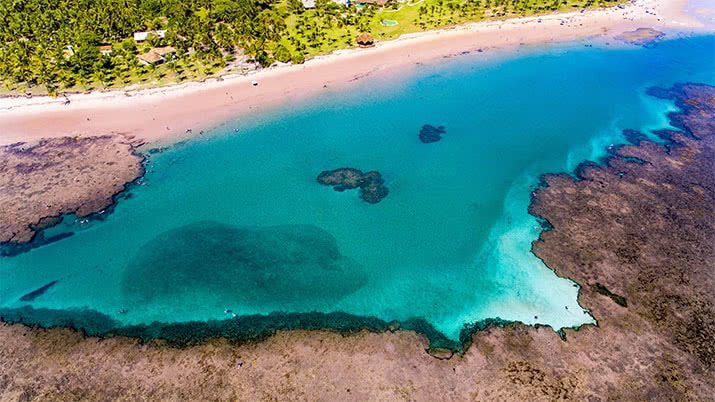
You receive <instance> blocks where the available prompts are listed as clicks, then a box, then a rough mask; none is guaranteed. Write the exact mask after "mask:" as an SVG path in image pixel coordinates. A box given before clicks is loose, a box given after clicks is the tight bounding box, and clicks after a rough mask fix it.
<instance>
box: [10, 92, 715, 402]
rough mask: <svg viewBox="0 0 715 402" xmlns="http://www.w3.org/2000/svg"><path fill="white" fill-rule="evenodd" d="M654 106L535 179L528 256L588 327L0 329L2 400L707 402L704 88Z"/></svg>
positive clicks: (709, 222)
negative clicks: (431, 338) (665, 124)
mask: <svg viewBox="0 0 715 402" xmlns="http://www.w3.org/2000/svg"><path fill="white" fill-rule="evenodd" d="M652 94H653V95H656V96H661V97H667V98H672V99H674V100H675V101H676V104H677V105H678V106H679V107H680V108H681V109H682V112H681V113H676V114H672V115H671V116H670V117H671V121H672V122H673V123H674V124H675V125H676V126H680V127H682V128H683V129H684V130H685V133H686V134H682V133H676V132H672V131H663V132H661V133H660V134H661V136H662V137H664V138H668V139H669V140H670V141H669V142H668V143H667V144H656V143H654V142H648V141H643V140H642V139H641V140H640V142H639V143H638V144H637V145H628V146H623V147H620V148H617V149H615V150H614V151H613V153H614V156H613V157H612V158H610V159H609V160H608V162H607V165H606V166H604V167H594V166H584V167H583V168H582V169H580V170H579V172H578V173H579V175H580V176H581V179H580V180H576V179H574V178H573V177H571V176H567V175H548V176H546V177H545V178H544V180H545V184H546V186H545V187H542V188H540V189H539V190H537V191H536V193H535V194H534V200H533V204H532V212H533V213H535V214H538V215H539V216H541V217H543V218H544V219H546V220H548V221H549V222H550V223H551V224H552V227H553V229H552V230H549V231H546V232H544V233H543V234H542V236H541V238H540V239H539V240H538V241H537V242H535V243H534V251H535V252H536V254H537V255H538V256H539V257H541V258H542V259H543V260H544V261H545V262H546V264H547V265H548V266H550V267H551V268H553V269H554V270H556V272H557V273H558V274H559V275H562V276H568V277H570V278H573V279H574V280H576V281H577V282H579V283H580V284H582V285H583V286H582V288H581V293H580V303H581V305H583V306H586V307H588V308H590V309H591V311H592V313H593V315H594V316H595V317H596V318H597V319H598V326H585V327H583V328H581V329H580V330H578V331H575V330H566V331H565V338H566V340H565V341H564V340H562V339H561V338H560V337H559V336H558V335H557V334H556V333H554V331H552V330H551V329H550V328H545V327H539V328H533V327H528V326H525V325H520V324H513V325H507V326H506V327H504V328H496V327H491V328H487V329H485V330H483V331H480V332H477V333H475V334H474V335H473V336H472V338H471V341H472V342H471V346H470V347H469V349H467V351H466V352H465V353H464V355H459V354H455V355H454V356H452V357H451V358H448V357H449V356H448V354H444V355H443V356H442V355H440V357H442V359H439V358H435V357H433V356H430V355H429V354H428V353H425V349H426V348H427V342H426V340H425V339H424V338H423V337H421V336H419V335H417V334H415V333H414V332H408V331H400V330H398V331H395V332H386V333H370V332H368V331H362V332H359V333H354V334H339V333H335V332H329V331H313V332H311V331H288V332H279V333H278V334H276V335H275V336H272V337H270V338H268V339H267V340H265V341H262V342H256V343H248V344H243V345H236V344H232V343H231V342H230V341H228V340H224V339H215V340H211V341H209V342H207V343H204V344H201V345H198V346H192V347H185V348H173V347H168V346H166V345H164V344H161V343H159V342H151V343H148V344H144V345H142V344H140V343H139V342H138V341H137V340H134V339H129V338H122V337H116V338H110V339H104V340H102V341H99V340H98V339H97V338H89V337H83V336H82V335H81V334H80V333H77V332H74V331H71V330H68V329H52V330H43V329H35V328H27V327H24V326H22V325H6V324H3V325H0V399H1V400H23V401H25V400H41V401H60V400H97V401H105V400H127V401H138V400H177V401H178V400H216V401H223V400H225V401H229V400H246V401H273V400H310V401H365V400H380V401H383V400H384V401H485V400H498V401H556V400H561V401H565V400H568V401H711V400H713V395H715V375H714V374H713V368H714V364H715V359H714V357H713V356H714V349H715V347H714V346H713V339H715V331H714V329H715V322H714V321H715V312H714V311H713V305H714V302H715V301H714V298H715V295H714V293H713V289H715V284H714V283H713V276H714V272H713V271H714V269H713V267H715V175H713V171H715V169H714V166H713V164H714V163H715V162H714V161H715V88H712V87H707V86H698V85H683V86H679V87H676V88H674V89H673V90H670V91H660V92H657V91H654V92H652Z"/></svg>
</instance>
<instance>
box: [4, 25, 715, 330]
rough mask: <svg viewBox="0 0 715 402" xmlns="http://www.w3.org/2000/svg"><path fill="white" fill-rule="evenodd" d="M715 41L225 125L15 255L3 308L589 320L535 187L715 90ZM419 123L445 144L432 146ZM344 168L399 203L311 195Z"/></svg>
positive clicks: (441, 81) (486, 74)
mask: <svg viewBox="0 0 715 402" xmlns="http://www.w3.org/2000/svg"><path fill="white" fill-rule="evenodd" d="M713 46H715V39H714V38H713V37H712V36H711V37H693V38H686V39H678V40H673V41H665V42H662V43H660V44H659V45H658V46H656V47H654V48H649V49H644V48H637V47H625V48H624V47H618V48H616V47H609V46H595V47H584V44H583V43H571V44H568V45H561V46H558V47H546V48H543V47H542V48H532V49H522V50H520V51H519V52H516V53H509V54H500V55H497V56H493V57H490V58H488V60H486V61H485V60H484V56H483V55H469V56H462V57H458V58H454V59H450V60H444V61H442V62H441V63H439V64H438V65H430V66H420V67H417V68H416V70H415V71H414V72H412V73H411V74H410V75H409V76H402V77H399V78H396V77H384V78H370V79H369V80H363V81H362V82H359V83H358V84H356V85H355V87H354V88H351V90H350V91H339V92H326V93H325V94H324V95H322V96H320V97H318V98H316V99H313V100H311V101H308V102H305V103H302V104H292V105H287V106H284V107H282V108H281V109H280V110H276V111H273V112H270V113H266V114H262V115H260V116H253V117H252V118H250V119H248V120H237V121H231V122H228V123H226V124H225V125H224V126H222V127H221V128H219V129H217V130H216V132H215V133H213V134H214V135H211V136H206V137H202V138H197V139H194V140H191V141H189V142H188V143H186V144H183V145H178V146H176V147H173V148H171V149H169V150H167V151H165V152H162V153H157V154H152V155H150V157H149V162H148V165H147V174H146V177H145V178H144V179H143V180H141V182H140V184H138V185H136V186H134V187H133V188H132V189H131V191H130V195H131V197H128V198H122V199H120V200H119V202H118V204H117V205H116V208H115V209H114V210H113V211H112V212H111V213H109V214H106V216H105V218H104V219H103V220H101V221H90V222H86V223H81V222H75V221H74V220H73V219H72V218H68V219H66V220H65V223H63V224H62V225H60V226H59V227H57V228H54V229H52V232H54V233H57V232H62V231H73V232H75V234H74V236H72V237H69V238H66V239H63V240H60V241H58V242H55V243H52V244H48V245H45V246H42V247H39V248H35V249H33V250H31V251H29V252H25V253H22V254H19V255H17V256H14V257H3V258H1V259H0V279H1V280H0V307H2V308H5V309H13V308H16V307H21V306H25V305H31V306H33V307H35V308H48V309H54V310H63V309H73V308H87V309H91V310H95V311H98V312H101V313H104V314H106V315H108V316H111V317H112V318H114V319H116V320H118V321H120V322H121V323H122V324H126V325H129V324H146V323H150V322H152V321H162V322H185V321H190V320H211V319H226V318H230V317H231V315H232V314H236V315H238V316H242V315H247V314H268V313H271V312H275V311H283V312H295V313H307V312H345V313H350V314H353V315H357V316H371V317H376V318H379V319H382V320H386V321H389V320H401V321H402V320H408V319H410V318H422V319H424V320H425V321H426V322H428V323H429V324H431V325H432V326H433V327H434V328H435V329H436V330H438V331H440V332H441V333H442V334H444V335H445V336H447V337H448V338H450V339H457V338H458V336H459V333H460V330H461V329H462V328H463V326H464V324H466V323H470V322H475V321H479V320H482V319H486V318H495V317H499V318H501V319H504V320H516V321H522V322H525V323H530V324H534V323H541V324H548V325H551V326H553V327H554V328H555V329H558V328H562V327H572V326H578V325H581V324H583V323H591V322H594V320H593V318H592V317H591V316H590V315H589V314H588V312H587V311H584V309H583V308H581V307H580V306H579V305H578V303H577V300H576V298H577V292H578V287H577V286H576V285H575V284H574V283H573V282H571V281H569V280H567V279H562V278H558V277H557V276H556V275H555V274H554V273H553V272H552V271H551V270H550V269H549V268H548V267H546V266H545V265H544V264H543V263H542V262H541V261H540V260H539V259H538V258H536V257H535V256H534V255H533V254H532V253H531V252H530V247H531V242H532V241H534V240H535V239H536V238H537V237H538V234H539V232H540V230H541V227H540V225H539V222H538V221H537V219H536V218H535V217H533V216H530V215H529V214H528V213H527V206H528V204H529V201H530V195H531V192H532V191H533V190H534V189H535V188H536V186H537V185H538V181H539V176H540V175H541V174H543V173H546V172H563V171H572V170H573V169H574V168H575V166H576V165H577V164H578V163H580V162H582V161H584V160H587V159H591V160H595V159H598V158H600V157H602V156H604V155H605V149H606V148H607V147H608V146H609V145H610V144H614V143H622V142H624V138H623V136H622V134H621V130H622V129H625V128H635V129H641V130H644V131H649V130H653V129H658V128H663V127H666V126H667V124H668V123H667V119H666V117H665V112H667V111H669V110H672V108H673V106H672V105H671V104H669V103H668V102H664V101H662V100H657V99H653V98H650V97H648V96H646V95H645V89H646V88H647V87H649V86H653V85H658V86H668V85H671V84H673V83H676V82H681V81H698V82H705V83H711V84H712V83H715V79H714V77H713V73H714V71H715V65H714V61H713V52H712V50H713ZM129 117H130V116H128V118H129ZM424 124H432V125H434V126H440V125H443V126H445V127H446V130H447V132H446V134H444V136H443V139H442V140H441V141H440V142H436V143H432V144H423V143H421V142H420V141H419V139H418V133H419V130H420V128H421V126H422V125H424ZM236 131H238V133H236ZM340 167H354V168H357V169H361V170H363V171H369V170H377V171H379V172H380V173H381V174H382V177H383V178H384V179H385V184H386V186H387V187H388V188H389V194H388V196H387V197H386V198H385V199H384V200H382V201H381V202H380V203H377V204H368V203H366V202H364V201H363V200H361V199H360V198H359V197H358V191H357V190H349V191H345V192H336V191H334V190H333V189H332V188H330V187H328V186H322V185H320V184H318V183H317V182H316V177H317V175H318V174H319V173H320V172H321V171H323V170H328V169H335V168H340ZM55 280H57V281H58V282H57V283H56V284H54V285H53V286H51V287H49V288H48V289H47V290H46V291H45V292H44V293H43V294H40V295H39V296H37V297H36V298H34V300H30V301H21V300H20V298H21V297H22V296H23V295H25V294H27V293H29V292H31V291H33V290H35V289H38V288H40V287H42V286H43V285H45V284H47V283H50V282H52V281H55ZM226 309H229V310H230V311H229V312H225V310H226ZM37 320H38V321H41V320H40V319H37Z"/></svg>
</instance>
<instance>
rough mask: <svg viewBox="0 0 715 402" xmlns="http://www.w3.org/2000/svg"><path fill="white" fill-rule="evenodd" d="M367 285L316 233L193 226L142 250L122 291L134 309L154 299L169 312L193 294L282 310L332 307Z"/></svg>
mask: <svg viewBox="0 0 715 402" xmlns="http://www.w3.org/2000/svg"><path fill="white" fill-rule="evenodd" d="M366 280H367V279H366V275H365V273H364V272H363V271H362V269H361V267H360V266H359V265H358V264H356V263H354V262H353V261H352V260H350V259H348V258H346V257H344V256H342V255H341V254H340V251H339V250H338V246H337V244H336V241H335V238H334V237H333V236H331V235H330V234H329V233H328V232H326V231H324V230H322V229H320V228H317V227H315V226H311V225H289V226H273V227H236V226H231V225H225V224H221V223H217V222H197V223H193V224H189V225H186V226H182V227H179V228H176V229H172V230H169V231H167V232H165V233H162V234H160V235H158V236H156V237H155V238H154V239H152V240H150V241H149V242H147V243H146V244H145V245H143V246H142V247H141V248H140V249H139V251H138V253H137V255H136V256H135V257H134V258H133V260H132V262H131V263H130V265H129V267H128V268H127V269H126V270H125V272H124V277H123V283H122V288H123V291H124V293H125V295H126V298H127V301H128V302H131V303H138V304H139V305H143V304H144V303H147V302H149V301H150V300H156V299H161V300H164V301H166V302H167V304H173V303H174V300H175V298H177V297H181V296H183V295H187V294H191V295H194V296H193V297H205V298H210V297H214V296H215V297H217V298H220V300H222V301H224V302H225V303H227V305H235V306H256V307H265V306H275V307H276V308H277V309H278V310H280V309H281V308H285V307H286V306H289V305H291V304H297V305H298V306H299V307H305V308H315V306H317V305H318V303H325V302H331V303H332V302H336V301H337V300H340V299H341V298H343V297H344V296H346V295H347V294H350V293H352V292H354V291H355V290H357V289H359V288H360V287H361V286H362V285H363V284H364V283H365V282H366ZM196 295H200V296H196ZM161 300H159V302H161Z"/></svg>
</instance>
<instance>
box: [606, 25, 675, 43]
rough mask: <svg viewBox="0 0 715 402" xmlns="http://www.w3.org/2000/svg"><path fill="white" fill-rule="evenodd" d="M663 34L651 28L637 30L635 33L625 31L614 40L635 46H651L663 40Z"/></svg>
mask: <svg viewBox="0 0 715 402" xmlns="http://www.w3.org/2000/svg"><path fill="white" fill-rule="evenodd" d="M664 37H665V34H664V33H663V32H660V31H656V30H655V29H653V28H638V29H636V30H635V31H625V32H623V33H622V34H620V35H618V36H615V37H614V39H616V40H620V41H622V42H625V43H630V44H631V45H636V46H645V47H647V46H651V45H653V44H654V43H655V42H657V41H659V40H661V39H663V38H664Z"/></svg>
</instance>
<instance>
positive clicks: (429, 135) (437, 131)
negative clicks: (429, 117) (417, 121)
mask: <svg viewBox="0 0 715 402" xmlns="http://www.w3.org/2000/svg"><path fill="white" fill-rule="evenodd" d="M446 132H447V129H445V128H444V126H439V127H435V126H432V125H429V124H425V125H424V126H422V128H421V129H420V141H422V142H423V143H425V144H429V143H432V142H437V141H439V140H441V139H442V134H445V133H446Z"/></svg>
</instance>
